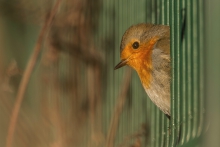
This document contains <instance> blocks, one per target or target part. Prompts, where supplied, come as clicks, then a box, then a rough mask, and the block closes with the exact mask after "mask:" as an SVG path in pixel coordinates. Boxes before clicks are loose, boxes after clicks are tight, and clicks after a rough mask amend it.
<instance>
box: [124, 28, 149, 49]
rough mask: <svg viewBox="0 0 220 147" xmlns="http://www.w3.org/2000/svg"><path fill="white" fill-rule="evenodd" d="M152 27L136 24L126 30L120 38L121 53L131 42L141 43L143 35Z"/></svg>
mask: <svg viewBox="0 0 220 147" xmlns="http://www.w3.org/2000/svg"><path fill="white" fill-rule="evenodd" d="M152 26H153V25H152V24H137V25H133V26H131V27H130V28H128V29H127V30H126V32H125V33H124V35H123V37H122V40H121V46H120V50H121V51H122V50H123V49H124V48H125V46H126V45H127V44H129V43H131V41H134V40H137V41H141V39H142V37H143V35H144V34H146V33H147V32H148V31H149V30H150V28H151V27H152Z"/></svg>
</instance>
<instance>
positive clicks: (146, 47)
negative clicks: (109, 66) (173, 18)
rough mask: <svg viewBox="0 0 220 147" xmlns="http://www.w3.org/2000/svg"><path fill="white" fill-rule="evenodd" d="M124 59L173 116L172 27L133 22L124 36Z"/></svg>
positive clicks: (123, 62) (122, 41)
mask: <svg viewBox="0 0 220 147" xmlns="http://www.w3.org/2000/svg"><path fill="white" fill-rule="evenodd" d="M120 58H121V61H120V62H119V63H118V64H117V65H116V66H115V68H114V69H115V70H116V69H118V68H121V67H123V66H125V65H128V66H130V67H132V68H133V69H134V70H136V72H137V74H138V76H139V78H140V81H141V83H142V85H143V88H144V90H145V91H146V93H147V95H148V97H149V98H150V99H151V101H152V102H153V103H154V104H155V105H156V106H157V107H159V109H160V110H161V111H163V113H164V114H165V115H166V116H168V118H170V82H171V64H170V62H171V60H170V27H169V26H168V25H160V24H152V23H139V24H136V25H132V26H130V27H129V28H128V29H127V30H126V31H125V33H124V35H123V36H122V40H121V45H120Z"/></svg>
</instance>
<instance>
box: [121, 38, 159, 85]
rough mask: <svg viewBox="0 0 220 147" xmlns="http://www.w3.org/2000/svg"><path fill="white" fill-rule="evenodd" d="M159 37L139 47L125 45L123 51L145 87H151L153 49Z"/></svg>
mask: <svg viewBox="0 0 220 147" xmlns="http://www.w3.org/2000/svg"><path fill="white" fill-rule="evenodd" d="M157 40H158V37H154V38H152V39H151V40H150V41H148V42H147V43H143V44H140V47H139V49H137V50H134V49H132V48H131V47H130V48H129V46H126V47H125V50H124V51H123V52H122V55H123V57H127V58H128V59H129V61H128V63H127V64H128V65H129V66H131V67H132V68H134V69H135V70H136V71H137V73H138V75H139V77H140V79H141V82H142V84H143V85H144V86H145V88H149V87H150V82H151V76H152V72H151V71H152V70H153V67H152V49H153V47H154V45H155V43H156V42H157Z"/></svg>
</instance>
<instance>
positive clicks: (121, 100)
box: [106, 68, 131, 147]
mask: <svg viewBox="0 0 220 147" xmlns="http://www.w3.org/2000/svg"><path fill="white" fill-rule="evenodd" d="M130 81H131V69H130V68H127V70H126V71H125V74H124V79H123V81H122V83H121V90H120V93H119V96H118V98H117V99H118V103H117V104H116V106H115V110H114V113H113V116H112V118H111V123H110V126H109V130H108V136H107V139H106V147H113V146H114V142H115V136H116V133H117V128H118V124H119V118H120V116H121V113H122V111H123V108H124V104H125V101H126V96H127V92H128V89H129V85H130Z"/></svg>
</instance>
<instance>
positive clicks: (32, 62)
mask: <svg viewBox="0 0 220 147" xmlns="http://www.w3.org/2000/svg"><path fill="white" fill-rule="evenodd" d="M60 3H61V0H57V1H56V3H55V5H54V7H53V9H52V10H51V12H50V14H49V17H48V18H47V19H46V21H45V24H44V26H43V27H42V29H41V32H40V34H39V37H38V40H37V42H36V45H35V47H34V50H33V53H32V55H31V57H30V59H29V62H28V65H27V67H26V69H25V71H24V74H23V77H22V79H21V83H20V85H19V88H18V93H17V96H16V101H15V106H14V109H13V111H12V115H11V120H10V122H9V129H8V135H7V138H6V147H11V146H12V141H13V135H14V131H15V126H16V122H17V118H18V114H19V110H20V106H21V103H22V100H23V97H24V94H25V91H26V88H27V84H28V82H29V79H30V76H31V74H32V72H33V69H34V67H35V65H36V61H37V58H38V57H39V53H40V51H41V46H42V44H43V41H44V37H45V35H46V33H47V32H48V30H49V27H50V25H51V23H52V20H53V18H54V16H55V14H56V12H57V10H58V8H59V6H60Z"/></svg>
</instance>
